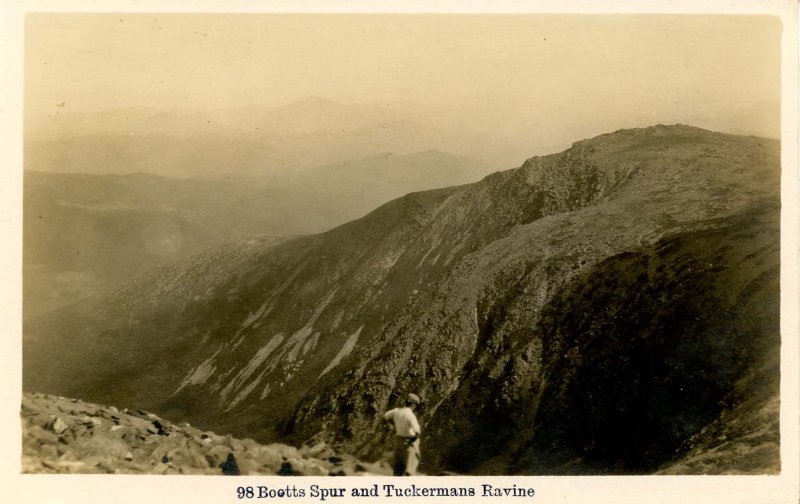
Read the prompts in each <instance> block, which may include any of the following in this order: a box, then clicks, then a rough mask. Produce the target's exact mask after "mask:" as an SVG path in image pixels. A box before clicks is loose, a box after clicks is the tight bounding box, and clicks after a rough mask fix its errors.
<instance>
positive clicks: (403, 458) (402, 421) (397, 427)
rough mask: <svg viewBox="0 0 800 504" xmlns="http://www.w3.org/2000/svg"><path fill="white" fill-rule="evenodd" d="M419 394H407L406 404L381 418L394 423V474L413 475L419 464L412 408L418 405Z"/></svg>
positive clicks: (417, 436)
mask: <svg viewBox="0 0 800 504" xmlns="http://www.w3.org/2000/svg"><path fill="white" fill-rule="evenodd" d="M419 402H420V401H419V396H418V395H417V394H408V396H407V397H406V405H405V406H404V407H402V408H395V409H393V410H389V411H387V412H386V413H385V414H384V415H383V418H384V420H386V422H388V423H393V424H394V431H395V438H394V464H393V466H394V475H395V476H413V475H414V473H416V472H417V465H419V456H420V452H419V435H420V428H419V422H417V417H416V415H414V408H416V407H417V406H419Z"/></svg>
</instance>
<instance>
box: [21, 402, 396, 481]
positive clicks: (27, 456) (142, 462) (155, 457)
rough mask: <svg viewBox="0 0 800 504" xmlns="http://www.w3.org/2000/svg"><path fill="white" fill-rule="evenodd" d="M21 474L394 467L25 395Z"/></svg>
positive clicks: (307, 472)
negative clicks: (260, 442) (261, 442)
mask: <svg viewBox="0 0 800 504" xmlns="http://www.w3.org/2000/svg"><path fill="white" fill-rule="evenodd" d="M22 472H24V473H70V474H78V473H80V474H90V473H97V474H209V475H230V476H238V475H282V476H327V475H331V476H345V475H346V476H359V475H369V474H373V475H387V474H391V468H390V467H389V466H388V464H386V463H385V462H384V463H378V464H369V463H365V462H361V461H358V460H356V459H355V458H353V457H352V456H348V455H343V454H338V453H336V452H335V451H334V450H333V448H331V447H330V446H329V445H327V444H325V443H324V442H321V441H320V442H316V443H314V444H313V445H311V446H302V447H301V448H299V449H298V448H295V447H292V446H288V445H285V444H278V443H271V444H266V445H265V444H259V443H256V442H255V441H253V440H252V439H238V438H235V437H233V436H231V435H226V436H220V435H217V434H215V433H213V432H209V431H202V430H200V429H197V428H195V427H192V426H191V425H189V424H187V423H185V422H182V423H180V424H173V423H172V422H169V421H167V420H165V419H163V418H160V417H159V416H158V415H155V414H153V413H148V412H146V411H142V410H129V409H122V410H119V409H117V408H115V407H113V406H102V405H99V404H93V403H87V402H85V401H81V400H78V399H70V398H65V397H58V396H49V395H45V394H25V395H24V396H23V399H22Z"/></svg>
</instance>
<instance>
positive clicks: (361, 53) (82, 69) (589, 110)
mask: <svg viewBox="0 0 800 504" xmlns="http://www.w3.org/2000/svg"><path fill="white" fill-rule="evenodd" d="M780 30H781V27H780V21H779V20H778V18H771V17H766V16H698V15H694V16H689V15H686V16H683V15H655V16H634V15H628V16H624V15H617V16H597V15H594V16H592V15H584V16H579V15H571V16H570V15H567V16H564V15H449V14H445V15H300V14H297V15H262V14H234V15H219V14H190V15H187V14H169V15H146V14H29V15H28V16H27V19H26V36H25V41H26V43H25V58H26V62H25V105H26V112H27V113H36V114H38V113H44V112H49V111H51V110H54V108H55V107H56V106H57V104H60V103H62V102H63V103H64V105H63V108H64V111H90V110H99V109H112V108H122V107H130V106H151V107H159V108H162V107H163V108H166V107H198V108H206V109H215V108H226V107H237V106H243V105H249V104H263V105H280V104H286V103H289V102H291V101H293V100H297V99H300V98H303V97H308V96H318V97H324V98H329V99H332V100H336V101H341V102H344V103H368V102H377V101H399V100H403V101H412V102H420V103H439V104H447V105H455V106H462V107H469V108H471V109H472V110H474V111H475V113H476V114H478V115H485V116H486V117H493V118H494V120H495V122H497V121H498V120H501V122H503V123H504V124H506V125H507V127H508V128H509V129H516V130H519V129H520V128H543V129H549V130H551V131H552V130H559V131H562V132H563V133H564V134H573V133H574V134H580V132H581V131H578V130H581V129H587V128H588V129H589V130H592V129H597V130H599V131H605V130H609V129H615V128H618V127H630V126H645V125H648V124H653V123H657V122H690V123H698V122H701V123H702V122H703V121H706V125H707V126H711V127H714V124H712V123H714V121H716V122H717V123H720V124H721V125H723V126H725V125H726V124H727V125H728V126H729V129H741V127H742V125H744V126H748V125H752V129H753V130H759V129H763V125H759V124H753V123H754V122H759V121H773V120H774V121H776V120H777V116H776V115H775V114H776V113H777V110H778V108H777V107H778V103H779V99H780V53H779V48H780ZM765 118H766V119H765ZM774 121H773V122H774ZM734 123H735V124H734ZM739 123H741V124H739ZM700 125H702V124H700ZM776 126H777V124H776V123H775V124H772V126H770V127H771V128H774V127H776ZM718 128H720V127H718ZM720 129H722V128H720ZM572 130H575V131H574V132H573V131H572ZM599 131H598V132H599ZM756 132H758V131H756Z"/></svg>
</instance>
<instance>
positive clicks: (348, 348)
mask: <svg viewBox="0 0 800 504" xmlns="http://www.w3.org/2000/svg"><path fill="white" fill-rule="evenodd" d="M362 329H364V326H363V325H362V326H361V327H359V328H358V329H357V330H356V332H354V333H353V334H351V335H350V336H348V338H347V341H345V342H344V345H342V348H341V349H340V350H339V353H337V354H336V357H334V358H333V360H332V361H330V362H329V363H328V365H327V366H326V367H325V369H323V370H322V372H321V373H320V374H319V377H320V378H322V376H323V375H324V374H325V373H327V372H328V371H330V370H331V369H333V368H335V367H336V366H338V365H339V363H340V362H342V359H344V358H345V357H347V356H348V355H350V352H352V351H353V348H355V347H356V343H358V336H359V335H360V334H361V330H362Z"/></svg>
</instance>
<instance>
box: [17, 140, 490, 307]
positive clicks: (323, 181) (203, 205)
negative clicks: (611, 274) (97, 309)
mask: <svg viewBox="0 0 800 504" xmlns="http://www.w3.org/2000/svg"><path fill="white" fill-rule="evenodd" d="M489 171H490V168H488V167H487V166H486V164H485V163H482V162H480V161H478V160H475V159H471V158H467V157H464V156H455V155H452V154H446V153H442V152H438V151H427V152H419V153H414V154H410V155H405V156H404V155H398V154H391V153H385V154H381V155H378V156H373V157H370V158H366V159H360V160H355V161H349V162H343V163H339V164H335V165H328V166H318V167H311V168H307V169H305V170H302V171H300V172H292V173H284V174H282V175H276V176H271V177H261V178H257V179H253V178H230V177H229V178H227V179H216V180H213V179H209V180H197V179H173V178H165V177H161V176H156V175H150V174H145V173H133V174H126V175H96V174H84V173H46V172H35V171H26V172H25V179H24V212H23V219H24V238H23V240H24V275H23V279H24V301H25V302H24V311H25V315H26V316H31V315H36V314H39V313H43V312H44V311H47V310H49V309H53V308H57V307H60V306H63V305H66V304H70V303H72V302H75V301H77V300H79V299H82V298H84V297H87V296H89V295H92V294H99V293H102V292H107V291H108V290H109V289H112V288H116V287H119V286H121V285H123V284H124V283H126V282H128V281H131V280H132V279H134V278H136V277H137V276H139V275H141V274H143V273H144V272H145V271H147V270H149V269H150V268H153V267H155V266H158V265H161V264H164V263H165V262H169V261H172V260H175V259H178V258H181V257H186V256H188V255H191V254H193V253H197V252H199V251H201V250H203V249H205V248H207V247H210V246H212V245H216V244H219V243H221V242H222V241H225V240H227V239H232V238H234V237H236V236H239V235H242V234H261V235H275V236H277V235H298V234H308V233H314V232H320V231H324V230H326V229H330V228H332V227H334V226H336V225H338V224H342V223H344V222H347V221H349V220H352V219H355V218H358V217H361V216H363V215H364V214H366V213H367V212H369V211H370V210H373V209H375V208H376V207H378V206H379V205H381V204H383V203H385V202H387V201H389V200H391V199H393V198H397V197H399V196H402V195H404V194H406V193H409V192H412V191H418V190H421V189H426V188H430V187H442V186H449V185H453V184H463V183H467V182H474V181H477V180H479V179H480V178H481V177H482V176H484V175H485V174H487V173H488V172H489Z"/></svg>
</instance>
